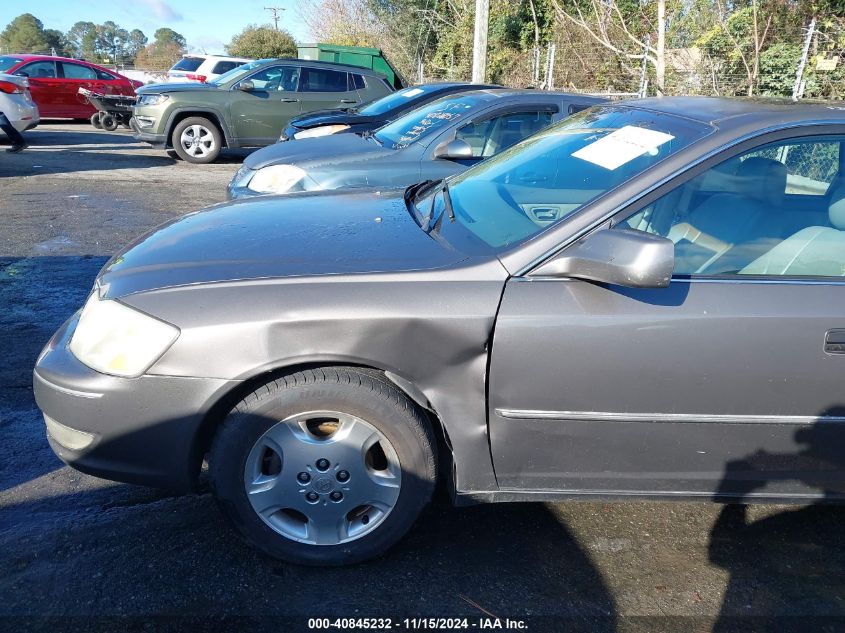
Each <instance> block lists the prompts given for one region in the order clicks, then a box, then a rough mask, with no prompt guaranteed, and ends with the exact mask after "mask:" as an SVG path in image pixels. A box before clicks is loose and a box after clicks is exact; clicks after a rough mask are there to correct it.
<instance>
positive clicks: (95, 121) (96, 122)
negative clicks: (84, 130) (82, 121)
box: [89, 112, 103, 130]
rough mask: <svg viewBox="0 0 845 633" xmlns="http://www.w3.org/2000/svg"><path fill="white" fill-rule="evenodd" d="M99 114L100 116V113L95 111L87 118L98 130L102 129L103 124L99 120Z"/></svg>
mask: <svg viewBox="0 0 845 633" xmlns="http://www.w3.org/2000/svg"><path fill="white" fill-rule="evenodd" d="M101 116H102V113H100V112H95V113H94V114H92V115H91V118H90V119H89V120H90V121H91V125H93V126H94V127H95V128H97V129H98V130H102V129H103V124H102V123H101V122H100V117H101Z"/></svg>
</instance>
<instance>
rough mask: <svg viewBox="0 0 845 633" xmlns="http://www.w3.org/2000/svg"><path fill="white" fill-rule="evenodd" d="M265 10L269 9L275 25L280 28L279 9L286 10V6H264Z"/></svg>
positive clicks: (277, 28)
mask: <svg viewBox="0 0 845 633" xmlns="http://www.w3.org/2000/svg"><path fill="white" fill-rule="evenodd" d="M264 10H265V11H269V12H270V13H271V14H272V16H273V26H274V27H275V29H276V30H277V31H278V30H279V11H284V10H285V8H284V7H264Z"/></svg>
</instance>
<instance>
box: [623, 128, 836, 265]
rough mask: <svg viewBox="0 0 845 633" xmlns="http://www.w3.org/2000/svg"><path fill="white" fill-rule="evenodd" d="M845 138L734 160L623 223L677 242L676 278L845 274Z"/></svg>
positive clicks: (800, 142) (762, 150)
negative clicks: (844, 156)
mask: <svg viewBox="0 0 845 633" xmlns="http://www.w3.org/2000/svg"><path fill="white" fill-rule="evenodd" d="M842 143H845V137H833V136H828V137H814V138H806V139H794V140H787V141H779V142H777V143H771V144H768V145H764V146H762V147H759V148H756V149H754V150H752V151H749V152H746V153H745V154H742V155H740V156H737V157H734V158H731V159H728V160H726V161H724V162H722V163H721V164H719V165H716V166H715V167H713V168H712V169H710V170H708V171H706V172H704V173H703V174H700V175H699V176H696V177H695V178H693V179H691V180H689V181H687V182H686V183H685V184H683V185H681V186H680V187H678V188H676V189H674V190H673V191H671V192H669V193H668V194H666V195H664V196H663V197H661V198H659V199H658V200H656V201H655V202H653V203H652V204H651V205H649V206H648V207H646V208H645V209H643V210H641V211H640V212H638V213H636V214H634V215H633V216H631V217H629V218H628V219H627V220H625V221H624V222H622V223H621V225H620V226H621V227H623V228H634V229H638V230H641V231H647V232H649V233H655V234H658V235H662V236H664V237H667V238H669V239H670V240H672V242H674V244H675V271H674V272H675V274H676V275H685V276H712V275H764V276H782V275H787V276H801V277H804V276H812V277H843V276H845V173H843V171H842V163H841V162H840V160H841V159H840V156H841V155H842V154H841V152H842Z"/></svg>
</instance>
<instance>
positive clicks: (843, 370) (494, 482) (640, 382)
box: [34, 98, 845, 564]
mask: <svg viewBox="0 0 845 633" xmlns="http://www.w3.org/2000/svg"><path fill="white" fill-rule="evenodd" d="M297 144H298V143H293V144H292V145H297ZM843 157H845V110H843V109H842V108H841V107H840V106H839V105H837V104H831V105H826V104H824V103H816V104H811V103H800V102H799V103H793V102H787V101H784V102H766V101H762V100H753V101H751V100H729V99H719V98H662V99H646V100H639V101H631V102H622V103H615V104H607V105H602V106H597V107H594V108H591V109H589V110H587V111H585V112H580V113H578V114H575V115H574V116H571V117H569V118H567V119H565V120H563V121H561V122H560V123H558V124H557V125H554V126H552V127H550V128H548V129H546V130H544V131H542V132H540V133H539V134H535V135H534V136H532V137H531V138H530V139H528V140H526V141H524V142H523V143H520V144H519V145H517V146H515V147H513V148H511V149H510V150H508V151H506V152H503V153H501V154H499V155H497V156H495V157H493V158H491V159H489V160H487V161H485V162H483V163H481V164H480V165H477V166H475V167H473V168H471V169H469V170H468V171H466V172H464V173H463V174H460V175H458V176H455V177H453V178H450V179H448V180H446V181H445V183H435V184H428V185H425V186H420V185H415V186H412V187H409V188H408V189H407V190H405V191H404V192H402V191H398V192H385V191H345V192H344V191H337V192H328V193H322V194H313V193H305V194H299V195H292V196H268V197H264V198H256V199H254V200H250V201H244V202H238V203H232V204H228V205H220V206H217V207H213V208H210V209H207V210H205V211H200V212H198V213H193V214H190V215H187V216H182V217H180V218H178V219H175V220H173V221H172V222H170V223H169V224H168V225H166V226H164V227H162V228H160V229H159V230H157V231H154V232H152V233H150V234H148V235H146V236H144V237H142V238H141V239H139V240H138V241H136V242H135V243H133V244H131V245H130V246H129V247H127V248H126V249H125V250H124V251H123V252H121V253H119V254H118V255H117V256H115V257H114V258H113V259H112V260H111V261H110V262H109V263H107V265H106V266H105V267H104V269H103V270H102V272H101V273H100V275H99V277H98V278H97V280H96V282H95V285H94V289H93V291H92V293H91V295H90V297H89V298H88V300H87V302H86V304H85V307H84V308H83V309H82V311H81V312H80V313H77V314H75V315H74V316H73V317H72V318H71V319H70V320H69V321H68V322H67V323H65V324H64V325H63V326H62V327H61V328H60V329H59V331H58V332H57V333H56V334H55V336H54V337H53V339H52V340H51V341H50V342H49V343H48V344H47V346H46V347H45V349H44V351H43V352H42V354H41V355H40V357H39V359H38V363H37V366H36V368H35V378H34V387H35V397H36V400H37V402H38V405H39V406H40V407H41V409H42V411H43V412H44V416H45V421H46V424H47V431H48V434H49V440H50V443H51V445H52V447H53V449H54V450H55V451H56V453H57V454H58V455H59V456H60V457H61V458H62V459H63V460H65V461H66V462H68V463H70V464H71V465H73V466H74V467H76V468H79V469H80V470H83V471H85V472H89V473H92V474H95V475H99V476H103V477H108V478H111V479H117V480H120V481H130V482H135V483H142V484H150V485H158V486H168V487H173V488H182V489H189V488H190V487H191V486H192V485H193V484H194V482H195V481H196V479H197V476H198V474H199V471H200V467H201V464H202V462H203V457H204V456H206V455H208V463H209V467H210V478H211V485H212V490H213V491H214V494H215V495H216V497H217V499H218V500H219V501H220V505H221V508H222V509H223V511H224V512H225V513H226V514H227V515H228V516H229V517H230V518H231V519H232V522H233V524H234V525H235V526H236V527H237V529H238V530H239V531H240V532H241V533H242V534H243V535H244V536H245V537H246V538H247V539H248V540H249V541H250V542H252V543H253V544H254V545H256V546H257V547H259V548H261V549H262V550H263V551H265V552H267V553H268V554H270V555H272V556H277V557H280V558H283V559H286V560H289V561H294V562H298V563H309V564H339V563H349V562H353V561H359V560H363V559H365V558H368V557H371V556H374V555H377V554H379V553H381V552H383V551H384V550H385V549H386V548H388V547H389V546H390V545H391V544H393V543H395V542H396V541H397V540H398V539H399V538H400V537H401V536H402V535H403V534H404V533H405V531H406V530H407V529H408V528H409V527H410V526H411V524H412V523H413V521H414V519H415V517H416V516H417V513H418V512H419V511H420V509H421V508H422V507H423V506H424V505H425V503H426V501H427V500H428V498H429V496H430V495H431V492H432V489H433V487H434V484H435V481H436V478H437V477H442V478H443V479H444V480H445V482H446V484H447V485H448V486H449V488H450V490H451V491H452V494H453V496H454V500H455V502H456V503H458V504H465V503H475V502H489V501H540V500H564V499H584V498H607V499H641V498H644V497H648V498H659V499H666V500H678V499H710V498H715V499H718V500H729V501H766V502H775V501H777V502H780V501H800V502H807V501H809V500H814V501H821V500H842V499H843V498H845V495H843V492H842V491H843V490H845V487H843V486H845V465H844V464H843V458H842V455H843V454H845V423H843V422H845V413H843V412H844V411H845V409H843V404H842V399H841V396H840V391H841V385H842V383H843V380H845V327H843V322H842V318H843V317H842V315H843V313H845V284H843V279H845V181H844V180H843V177H842V170H841V164H842V162H841V161H842V159H843ZM151 447H154V448H155V450H151ZM527 536H528V535H527ZM530 536H531V537H532V538H533V537H534V536H536V535H530Z"/></svg>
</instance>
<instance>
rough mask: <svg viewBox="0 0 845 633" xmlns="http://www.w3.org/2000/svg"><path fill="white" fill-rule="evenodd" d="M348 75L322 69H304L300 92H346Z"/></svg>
mask: <svg viewBox="0 0 845 633" xmlns="http://www.w3.org/2000/svg"><path fill="white" fill-rule="evenodd" d="M346 89H347V79H346V73H344V72H339V71H337V70H325V69H322V68H303V69H302V81H301V82H300V83H299V91H300V92H346Z"/></svg>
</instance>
